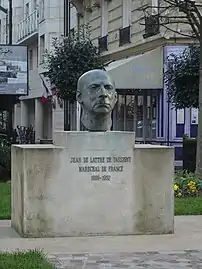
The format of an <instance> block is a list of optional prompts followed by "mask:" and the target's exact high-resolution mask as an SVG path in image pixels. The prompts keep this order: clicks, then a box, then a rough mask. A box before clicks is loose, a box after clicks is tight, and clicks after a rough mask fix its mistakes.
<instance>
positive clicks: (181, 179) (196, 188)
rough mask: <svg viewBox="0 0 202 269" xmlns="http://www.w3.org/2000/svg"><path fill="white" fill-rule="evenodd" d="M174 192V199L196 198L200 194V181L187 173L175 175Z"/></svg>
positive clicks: (201, 190) (201, 189)
mask: <svg viewBox="0 0 202 269" xmlns="http://www.w3.org/2000/svg"><path fill="white" fill-rule="evenodd" d="M174 192H175V196H176V197H187V196H198V195H200V194H201V193H202V180H200V179H199V178H197V177H196V175H194V174H193V173H188V172H187V171H183V172H180V173H177V174H176V176H175V179H174Z"/></svg>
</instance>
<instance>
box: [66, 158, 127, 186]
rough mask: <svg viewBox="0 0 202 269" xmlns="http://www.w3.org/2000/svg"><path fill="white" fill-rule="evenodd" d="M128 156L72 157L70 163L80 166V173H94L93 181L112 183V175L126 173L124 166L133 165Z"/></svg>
mask: <svg viewBox="0 0 202 269" xmlns="http://www.w3.org/2000/svg"><path fill="white" fill-rule="evenodd" d="M131 161H132V158H131V157H128V156H106V157H100V156H94V157H92V156H84V157H81V156H71V157H70V163H71V164H74V165H77V166H78V172H80V173H92V175H91V180H92V181H100V180H101V181H110V180H111V175H112V173H121V172H123V171H124V164H126V163H131Z"/></svg>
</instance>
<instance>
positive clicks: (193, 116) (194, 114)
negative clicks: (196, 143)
mask: <svg viewBox="0 0 202 269" xmlns="http://www.w3.org/2000/svg"><path fill="white" fill-rule="evenodd" d="M191 124H194V125H197V124H198V108H192V109H191Z"/></svg>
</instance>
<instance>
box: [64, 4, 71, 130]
mask: <svg viewBox="0 0 202 269" xmlns="http://www.w3.org/2000/svg"><path fill="white" fill-rule="evenodd" d="M69 32H70V1H69V0H64V37H67V36H68V35H69ZM69 113H70V109H69V102H68V100H64V131H70V115H69Z"/></svg>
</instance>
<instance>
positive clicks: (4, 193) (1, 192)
mask: <svg viewBox="0 0 202 269" xmlns="http://www.w3.org/2000/svg"><path fill="white" fill-rule="evenodd" d="M5 219H11V184H10V183H6V182H5V183H0V220H5ZM0 269H1V267H0Z"/></svg>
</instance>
